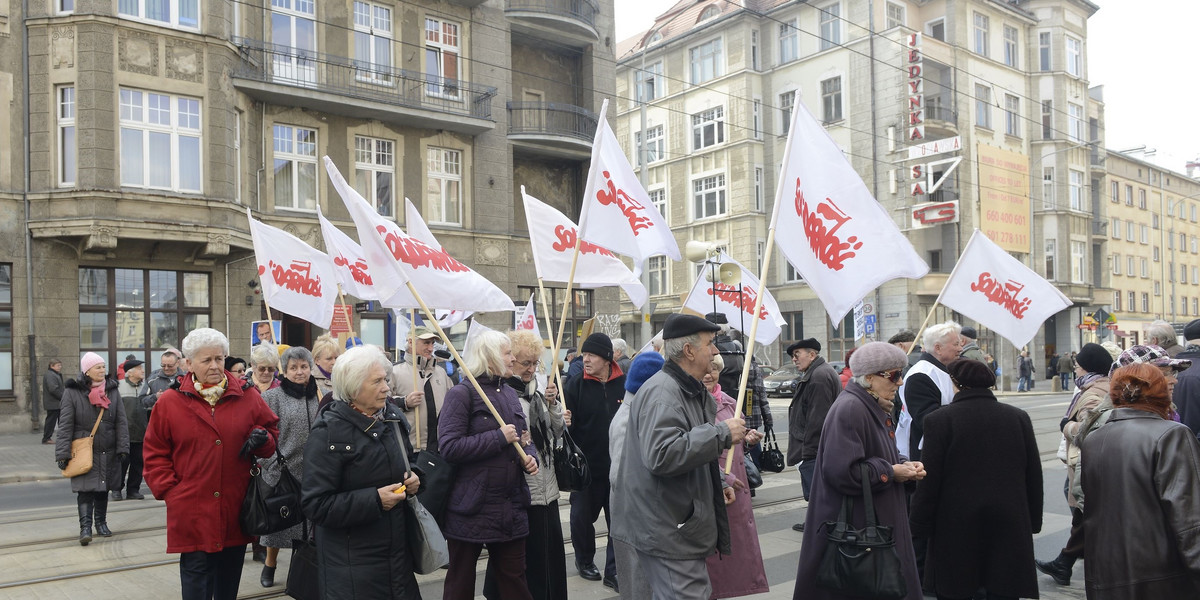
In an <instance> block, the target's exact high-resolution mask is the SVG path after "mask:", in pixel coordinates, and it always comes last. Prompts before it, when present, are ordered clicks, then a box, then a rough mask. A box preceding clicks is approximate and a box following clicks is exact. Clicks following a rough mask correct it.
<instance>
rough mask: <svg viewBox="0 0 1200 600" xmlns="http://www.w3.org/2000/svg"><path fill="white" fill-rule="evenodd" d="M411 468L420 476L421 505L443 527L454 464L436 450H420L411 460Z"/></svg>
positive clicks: (418, 493) (419, 492) (418, 492)
mask: <svg viewBox="0 0 1200 600" xmlns="http://www.w3.org/2000/svg"><path fill="white" fill-rule="evenodd" d="M412 470H413V471H415V472H416V473H417V476H418V477H420V478H421V488H420V489H419V490H418V491H417V498H419V499H420V500H421V505H422V506H424V507H425V510H427V511H429V514H431V515H433V518H434V520H436V521H437V522H438V525H441V526H443V527H445V525H446V523H445V521H444V519H445V518H446V503H447V502H449V500H450V488H451V487H452V486H453V485H454V465H452V464H450V463H449V462H447V461H446V459H445V458H443V457H442V455H441V454H438V453H437V452H433V451H430V450H422V451H420V452H418V453H417V458H416V459H415V460H413V463H412Z"/></svg>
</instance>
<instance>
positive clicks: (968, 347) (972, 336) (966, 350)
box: [958, 327, 987, 363]
mask: <svg viewBox="0 0 1200 600" xmlns="http://www.w3.org/2000/svg"><path fill="white" fill-rule="evenodd" d="M960 335H962V338H963V340H962V350H961V351H960V352H959V353H958V357H959V358H966V359H970V360H977V361H979V362H981V363H986V362H987V360H986V359H985V358H984V357H983V350H980V349H979V344H977V343H976V342H975V340H977V339H979V334H978V333H976V332H975V328H974V327H963V328H962V333H961V334H960Z"/></svg>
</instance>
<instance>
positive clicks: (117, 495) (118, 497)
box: [108, 490, 124, 502]
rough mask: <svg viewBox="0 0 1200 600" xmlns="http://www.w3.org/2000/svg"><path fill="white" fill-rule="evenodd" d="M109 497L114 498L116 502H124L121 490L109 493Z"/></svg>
mask: <svg viewBox="0 0 1200 600" xmlns="http://www.w3.org/2000/svg"><path fill="white" fill-rule="evenodd" d="M108 497H109V498H112V499H113V500H115V501H117V502H120V501H121V500H124V498H122V497H121V490H113V491H112V492H110V493H109V495H108Z"/></svg>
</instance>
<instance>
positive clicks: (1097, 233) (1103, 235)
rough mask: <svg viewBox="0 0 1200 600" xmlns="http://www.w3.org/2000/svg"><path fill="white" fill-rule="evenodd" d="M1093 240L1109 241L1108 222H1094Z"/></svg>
mask: <svg viewBox="0 0 1200 600" xmlns="http://www.w3.org/2000/svg"><path fill="white" fill-rule="evenodd" d="M1092 239H1099V240H1106V239H1108V221H1101V220H1094V221H1092Z"/></svg>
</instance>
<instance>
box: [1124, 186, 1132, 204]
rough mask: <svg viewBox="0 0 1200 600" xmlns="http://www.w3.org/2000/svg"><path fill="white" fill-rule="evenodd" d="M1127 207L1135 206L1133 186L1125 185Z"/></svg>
mask: <svg viewBox="0 0 1200 600" xmlns="http://www.w3.org/2000/svg"><path fill="white" fill-rule="evenodd" d="M1125 206H1133V186H1132V185H1129V184H1126V185H1125Z"/></svg>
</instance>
